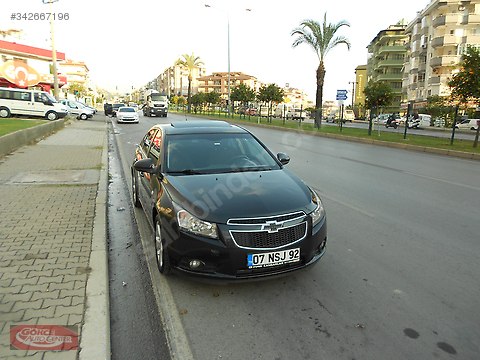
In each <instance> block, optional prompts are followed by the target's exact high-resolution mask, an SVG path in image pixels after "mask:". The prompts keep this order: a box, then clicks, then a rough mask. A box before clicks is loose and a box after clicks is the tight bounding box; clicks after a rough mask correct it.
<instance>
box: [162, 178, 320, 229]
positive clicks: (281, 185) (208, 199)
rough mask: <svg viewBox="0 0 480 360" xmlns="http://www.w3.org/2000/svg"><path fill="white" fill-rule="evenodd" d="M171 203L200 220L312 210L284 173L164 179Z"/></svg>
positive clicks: (306, 195)
mask: <svg viewBox="0 0 480 360" xmlns="http://www.w3.org/2000/svg"><path fill="white" fill-rule="evenodd" d="M165 180H166V181H165V183H166V190H167V191H168V193H169V194H170V196H171V197H172V200H173V201H174V202H176V203H177V204H179V205H180V206H182V207H183V208H185V209H186V210H187V211H189V212H190V213H192V214H194V215H196V216H197V217H199V218H200V219H203V220H207V221H209V222H215V223H226V222H227V220H228V219H230V218H244V217H260V216H270V215H277V214H285V213H290V212H294V211H299V210H303V211H304V212H306V213H309V212H311V211H313V210H314V209H315V205H314V204H313V203H312V200H311V193H310V190H309V189H308V187H307V186H306V185H305V184H304V183H303V181H301V180H300V179H299V178H298V177H296V176H295V175H293V174H292V173H290V172H289V171H288V170H286V169H281V170H272V171H258V172H239V173H226V174H202V175H182V176H173V175H166V176H165Z"/></svg>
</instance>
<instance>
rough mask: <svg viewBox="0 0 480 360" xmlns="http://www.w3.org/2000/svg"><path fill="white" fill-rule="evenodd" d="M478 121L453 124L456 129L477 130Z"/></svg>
mask: <svg viewBox="0 0 480 360" xmlns="http://www.w3.org/2000/svg"><path fill="white" fill-rule="evenodd" d="M479 122H480V119H465V120H462V122H460V123H458V124H455V128H456V129H464V130H465V129H467V130H477V129H478V124H479Z"/></svg>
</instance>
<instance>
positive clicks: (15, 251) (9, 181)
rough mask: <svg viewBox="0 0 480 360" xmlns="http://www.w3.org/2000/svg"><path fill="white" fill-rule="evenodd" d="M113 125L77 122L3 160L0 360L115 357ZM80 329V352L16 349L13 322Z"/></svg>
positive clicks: (0, 181) (100, 121)
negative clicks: (109, 233)
mask: <svg viewBox="0 0 480 360" xmlns="http://www.w3.org/2000/svg"><path fill="white" fill-rule="evenodd" d="M107 152H108V146H107V124H106V122H105V119H104V117H103V116H99V115H97V116H95V117H94V118H93V119H90V120H87V121H79V120H71V121H70V123H69V124H66V125H65V128H64V129H62V130H60V131H58V132H57V133H55V134H53V135H51V136H49V137H48V138H46V139H44V140H42V141H40V142H38V143H37V144H35V145H31V146H24V147H22V148H20V149H18V150H16V151H15V152H14V153H12V154H10V155H7V156H5V157H3V158H0V199H1V201H0V358H1V359H22V358H27V359H88V360H90V359H95V360H97V359H98V360H100V359H109V358H110V333H109V306H108V305H109V303H108V260H107V251H106V246H107V244H106V226H105V224H106V217H105V206H106V194H107V182H108V176H107V174H108V169H107V166H108V163H107ZM26 324H30V325H32V324H33V325H63V326H72V325H73V326H74V329H75V331H78V334H79V348H78V350H69V351H37V350H28V351H25V350H16V349H14V348H13V347H11V345H10V327H11V326H12V325H26Z"/></svg>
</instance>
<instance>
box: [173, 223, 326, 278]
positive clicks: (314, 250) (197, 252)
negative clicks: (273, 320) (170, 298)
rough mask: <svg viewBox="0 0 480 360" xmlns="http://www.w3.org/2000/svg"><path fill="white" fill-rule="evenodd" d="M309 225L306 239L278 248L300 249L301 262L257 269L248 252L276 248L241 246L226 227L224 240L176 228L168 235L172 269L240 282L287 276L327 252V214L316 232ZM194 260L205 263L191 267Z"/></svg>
mask: <svg viewBox="0 0 480 360" xmlns="http://www.w3.org/2000/svg"><path fill="white" fill-rule="evenodd" d="M308 228H309V230H308V232H307V236H306V237H305V238H304V239H302V240H300V241H297V242H295V243H292V244H289V245H287V246H284V247H281V248H279V249H278V250H289V249H295V248H300V261H299V262H294V263H287V264H282V265H277V266H270V267H263V268H254V269H250V268H248V265H247V256H248V254H252V253H255V254H258V253H268V252H271V251H275V250H272V249H252V248H249V249H246V248H242V247H239V246H237V245H236V244H235V243H234V242H233V241H232V239H231V238H230V237H229V235H227V234H228V231H225V230H221V231H220V232H221V239H208V238H203V237H200V236H197V235H194V234H190V233H185V232H178V231H175V235H174V236H173V237H172V236H169V235H168V234H165V235H164V236H165V237H166V241H167V251H168V254H169V256H170V260H171V264H172V268H173V269H174V270H176V271H177V272H180V273H183V274H185V275H187V276H190V277H195V278H204V279H212V280H215V281H218V280H219V281H226V282H238V281H249V280H260V279H267V278H272V277H278V276H283V275H286V274H288V273H291V272H293V271H297V270H301V269H305V268H307V267H309V266H311V265H313V264H315V263H316V262H317V261H318V260H320V258H321V257H322V256H323V255H324V254H325V251H326V242H327V224H326V218H325V217H324V218H323V219H322V220H321V222H320V223H319V224H317V225H316V226H315V228H314V229H313V231H312V228H311V226H310V224H309V226H308ZM172 230H173V229H172ZM191 260H200V261H201V262H203V263H204V266H202V268H199V269H195V270H194V269H192V268H191V267H190V266H189V263H190V261H191Z"/></svg>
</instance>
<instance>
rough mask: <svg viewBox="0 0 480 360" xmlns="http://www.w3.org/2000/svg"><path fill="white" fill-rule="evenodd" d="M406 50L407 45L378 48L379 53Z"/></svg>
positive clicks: (402, 51)
mask: <svg viewBox="0 0 480 360" xmlns="http://www.w3.org/2000/svg"><path fill="white" fill-rule="evenodd" d="M406 51H407V49H406V48H405V45H390V46H380V47H379V48H378V54H382V53H392V52H397V53H404V52H406Z"/></svg>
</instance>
